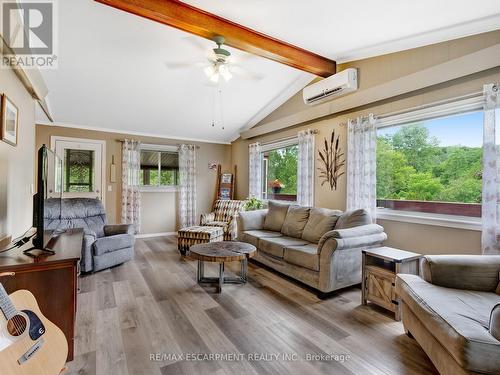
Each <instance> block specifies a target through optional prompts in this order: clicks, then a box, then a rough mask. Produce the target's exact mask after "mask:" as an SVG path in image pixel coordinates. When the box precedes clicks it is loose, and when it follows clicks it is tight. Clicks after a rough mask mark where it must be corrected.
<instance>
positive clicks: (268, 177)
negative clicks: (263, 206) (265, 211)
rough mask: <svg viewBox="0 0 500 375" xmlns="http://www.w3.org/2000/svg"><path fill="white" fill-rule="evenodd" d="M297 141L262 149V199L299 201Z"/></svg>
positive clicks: (265, 146)
mask: <svg viewBox="0 0 500 375" xmlns="http://www.w3.org/2000/svg"><path fill="white" fill-rule="evenodd" d="M298 151H299V149H298V145H297V139H293V140H291V141H285V142H279V143H275V144H271V145H264V146H263V147H262V174H263V176H262V197H263V198H264V199H272V200H282V201H296V200H297V157H298Z"/></svg>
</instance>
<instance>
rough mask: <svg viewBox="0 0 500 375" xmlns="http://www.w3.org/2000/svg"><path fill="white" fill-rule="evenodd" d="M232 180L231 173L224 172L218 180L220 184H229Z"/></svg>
mask: <svg viewBox="0 0 500 375" xmlns="http://www.w3.org/2000/svg"><path fill="white" fill-rule="evenodd" d="M232 180H233V175H232V174H231V173H224V174H222V177H221V181H220V182H221V183H222V184H230V183H231V181H232Z"/></svg>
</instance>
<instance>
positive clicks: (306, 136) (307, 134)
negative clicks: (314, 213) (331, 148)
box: [297, 129, 314, 206]
mask: <svg viewBox="0 0 500 375" xmlns="http://www.w3.org/2000/svg"><path fill="white" fill-rule="evenodd" d="M297 203H298V204H300V205H302V206H313V205H314V132H313V131H312V130H311V129H307V130H302V131H300V132H299V155H298V161H297Z"/></svg>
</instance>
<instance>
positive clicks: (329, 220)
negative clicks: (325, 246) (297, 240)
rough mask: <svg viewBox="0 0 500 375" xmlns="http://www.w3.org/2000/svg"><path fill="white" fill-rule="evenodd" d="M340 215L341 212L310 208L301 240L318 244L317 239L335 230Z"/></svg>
mask: <svg viewBox="0 0 500 375" xmlns="http://www.w3.org/2000/svg"><path fill="white" fill-rule="evenodd" d="M340 215H342V211H339V210H329V209H326V208H311V212H310V213H309V219H308V220H307V224H306V226H305V227H304V230H303V231H302V239H304V240H306V241H309V242H312V243H318V242H319V239H320V238H321V237H322V236H323V235H324V234H325V233H326V232H329V231H331V230H333V229H334V228H335V223H336V222H337V220H338V219H339V216H340Z"/></svg>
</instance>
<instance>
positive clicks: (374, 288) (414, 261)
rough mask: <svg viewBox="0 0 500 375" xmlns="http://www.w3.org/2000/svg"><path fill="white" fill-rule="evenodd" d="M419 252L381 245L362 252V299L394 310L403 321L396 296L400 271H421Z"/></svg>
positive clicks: (364, 303) (415, 273) (414, 272)
mask: <svg viewBox="0 0 500 375" xmlns="http://www.w3.org/2000/svg"><path fill="white" fill-rule="evenodd" d="M421 257H422V255H420V254H416V253H412V252H409V251H403V250H398V249H393V248H390V247H379V248H374V249H369V250H364V251H363V276H362V290H361V294H362V296H361V299H362V303H363V305H366V304H367V302H368V301H370V302H372V303H374V304H376V305H378V306H381V307H383V308H385V309H387V310H390V311H392V312H394V314H395V319H396V320H398V321H399V320H401V306H400V303H399V299H398V297H397V296H396V290H395V282H396V275H397V274H398V273H411V274H414V275H417V274H418V272H419V260H420V258H421Z"/></svg>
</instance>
